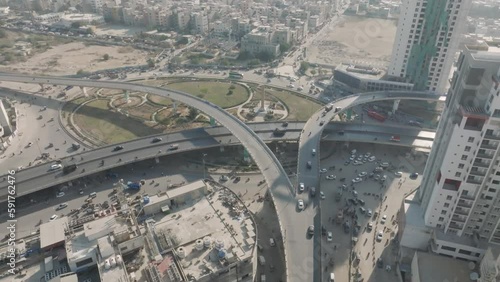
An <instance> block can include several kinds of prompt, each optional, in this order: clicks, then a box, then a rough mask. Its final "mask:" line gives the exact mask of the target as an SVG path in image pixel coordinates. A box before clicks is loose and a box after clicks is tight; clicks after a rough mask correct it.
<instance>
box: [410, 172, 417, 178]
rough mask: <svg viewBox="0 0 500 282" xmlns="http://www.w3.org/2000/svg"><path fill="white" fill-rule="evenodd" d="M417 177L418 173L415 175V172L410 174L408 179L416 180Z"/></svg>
mask: <svg viewBox="0 0 500 282" xmlns="http://www.w3.org/2000/svg"><path fill="white" fill-rule="evenodd" d="M417 177H418V173H416V172H414V173H412V174H410V179H417Z"/></svg>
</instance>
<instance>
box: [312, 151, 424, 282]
mask: <svg viewBox="0 0 500 282" xmlns="http://www.w3.org/2000/svg"><path fill="white" fill-rule="evenodd" d="M331 146H336V147H338V149H337V152H336V153H335V154H333V155H332V156H330V157H329V158H328V159H325V160H323V161H322V163H321V166H322V168H326V169H328V171H327V172H326V173H323V174H321V191H323V193H324V194H325V199H324V200H322V201H321V210H322V222H323V223H322V224H323V227H325V229H326V231H327V232H328V231H330V232H332V233H333V239H332V241H331V242H328V241H327V238H326V236H323V238H322V240H323V241H322V247H323V252H324V256H322V258H323V261H322V267H323V269H324V271H325V273H324V276H323V277H324V280H325V281H327V277H328V276H329V273H331V272H334V273H335V277H336V279H338V280H339V281H373V282H375V281H396V275H395V274H396V272H395V269H396V267H395V261H396V255H397V249H396V248H395V247H393V245H394V244H391V239H392V238H393V237H394V235H395V234H396V233H397V222H396V221H395V219H396V214H397V212H398V210H399V208H400V207H401V203H402V200H403V198H404V196H405V194H408V193H409V192H411V191H413V190H414V189H416V188H417V187H418V185H419V184H420V178H421V176H418V178H417V179H416V180H412V179H410V177H409V175H410V174H411V173H413V172H417V173H419V175H421V174H422V171H423V168H424V165H425V159H426V157H425V156H424V155H423V154H422V153H418V154H417V156H416V157H414V156H412V155H409V154H408V153H409V152H410V151H411V150H410V149H409V148H402V147H396V146H382V145H374V144H359V143H357V144H356V143H351V144H350V145H349V147H348V148H347V147H346V146H345V144H340V143H324V144H322V147H325V148H326V147H330V148H331ZM353 149H356V151H357V152H356V153H355V155H356V158H357V157H358V156H359V155H361V154H362V155H363V156H364V155H365V154H366V153H370V154H371V155H375V157H376V161H373V162H369V161H366V163H364V164H361V165H358V166H355V165H353V164H352V162H351V163H350V164H348V165H345V161H346V160H349V158H350V157H351V154H350V152H351V150H353ZM321 150H323V148H321ZM363 158H364V157H363ZM380 162H388V163H390V167H388V168H386V169H385V170H384V171H382V172H381V173H380V174H379V175H380V176H381V177H383V175H386V176H387V180H386V181H385V182H384V183H382V182H381V181H380V180H378V181H377V180H375V177H376V174H374V175H373V177H370V174H371V173H372V171H373V170H374V169H375V168H376V167H377V166H378V164H380ZM334 167H335V168H334ZM398 171H401V172H402V175H401V177H397V176H396V175H395V172H398ZM362 172H366V174H367V175H366V176H363V177H361V178H362V179H363V180H362V181H361V182H359V183H355V184H352V179H354V178H356V177H359V174H360V173H362ZM332 174H333V175H334V176H336V179H335V180H327V179H326V176H327V175H332ZM342 178H345V180H344V181H343V182H342V181H341V179H342ZM343 184H345V185H346V187H345V188H342V187H341V186H342V185H343ZM353 191H356V192H357V197H356V196H354V192H353ZM339 192H341V193H342V196H341V199H339V200H338V201H337V199H336V194H337V193H339ZM350 199H352V200H350ZM355 199H361V200H363V201H364V205H361V203H359V202H356V205H354V204H353V203H350V202H353V201H354V200H355ZM361 207H362V208H363V209H365V210H366V211H367V210H368V209H370V210H371V211H372V214H373V215H372V216H367V214H366V212H364V213H363V212H362V211H361V209H360V208H361ZM339 209H342V210H343V211H344V217H343V218H342V219H341V220H339V221H338V222H337V221H336V217H337V214H338V210H339ZM375 213H378V214H379V215H378V217H376V218H375ZM383 215H386V216H387V219H386V222H385V223H382V222H381V217H382V216H383ZM356 218H357V220H356ZM356 221H357V225H358V226H359V235H357V236H355V234H354V233H355V231H354V228H353V227H354V226H355V222H356ZM345 222H349V224H350V228H349V230H348V231H346V230H344V223H345ZM370 222H371V223H372V224H373V229H372V230H371V231H368V230H367V225H368V223H370ZM379 231H381V232H382V239H381V240H377V239H376V237H377V234H378V233H379ZM355 240H356V241H357V242H354V241H355ZM356 257H357V258H358V260H356ZM378 258H381V259H382V260H383V263H382V264H381V266H382V267H381V268H378V267H377V264H376V261H377V259H378ZM388 265H389V266H390V270H389V271H388V270H386V267H387V266H388ZM356 273H358V274H357V275H354V274H356ZM350 274H351V275H353V276H351V279H349V278H350V277H349V276H350ZM353 278H357V279H359V280H356V279H353Z"/></svg>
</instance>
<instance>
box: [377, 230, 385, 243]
mask: <svg viewBox="0 0 500 282" xmlns="http://www.w3.org/2000/svg"><path fill="white" fill-rule="evenodd" d="M383 237H384V233H382V231H379V232H378V233H377V241H378V242H381V241H382V238H383Z"/></svg>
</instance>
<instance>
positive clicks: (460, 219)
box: [451, 215, 467, 223]
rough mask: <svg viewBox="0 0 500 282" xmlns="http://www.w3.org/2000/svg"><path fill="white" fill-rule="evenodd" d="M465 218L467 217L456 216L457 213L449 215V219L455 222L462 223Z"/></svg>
mask: <svg viewBox="0 0 500 282" xmlns="http://www.w3.org/2000/svg"><path fill="white" fill-rule="evenodd" d="M466 219H467V217H465V216H458V215H453V216H452V217H451V220H453V221H456V222H462V223H465V221H466Z"/></svg>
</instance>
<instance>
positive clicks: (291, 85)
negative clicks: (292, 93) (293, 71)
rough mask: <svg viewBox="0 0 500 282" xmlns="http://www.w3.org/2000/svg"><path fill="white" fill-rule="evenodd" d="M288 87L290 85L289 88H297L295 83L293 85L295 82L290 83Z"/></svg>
mask: <svg viewBox="0 0 500 282" xmlns="http://www.w3.org/2000/svg"><path fill="white" fill-rule="evenodd" d="M287 87H288V88H295V85H293V84H289V85H288V86H287Z"/></svg>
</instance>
